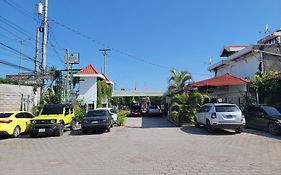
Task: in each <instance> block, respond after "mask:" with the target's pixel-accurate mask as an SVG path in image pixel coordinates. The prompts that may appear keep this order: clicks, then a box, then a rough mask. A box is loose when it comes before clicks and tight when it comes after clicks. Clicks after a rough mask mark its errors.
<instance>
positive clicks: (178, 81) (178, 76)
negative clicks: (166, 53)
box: [168, 69, 192, 95]
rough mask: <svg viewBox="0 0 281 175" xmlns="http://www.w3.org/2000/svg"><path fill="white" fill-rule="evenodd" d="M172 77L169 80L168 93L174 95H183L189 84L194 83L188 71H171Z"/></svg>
mask: <svg viewBox="0 0 281 175" xmlns="http://www.w3.org/2000/svg"><path fill="white" fill-rule="evenodd" d="M171 74H172V75H171V77H170V78H169V87H168V93H169V94H171V95H173V94H177V93H183V92H184V88H185V85H186V84H187V82H189V81H192V76H191V73H190V72H188V71H180V72H179V71H177V70H176V69H172V70H171Z"/></svg>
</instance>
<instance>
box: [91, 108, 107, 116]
mask: <svg viewBox="0 0 281 175" xmlns="http://www.w3.org/2000/svg"><path fill="white" fill-rule="evenodd" d="M106 115H107V112H106V110H94V111H89V112H88V113H87V115H86V117H99V116H106Z"/></svg>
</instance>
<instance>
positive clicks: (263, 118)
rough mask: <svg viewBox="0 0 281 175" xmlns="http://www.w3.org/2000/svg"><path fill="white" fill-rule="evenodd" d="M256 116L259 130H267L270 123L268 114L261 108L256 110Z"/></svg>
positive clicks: (256, 125) (256, 124)
mask: <svg viewBox="0 0 281 175" xmlns="http://www.w3.org/2000/svg"><path fill="white" fill-rule="evenodd" d="M256 113H257V114H256V115H257V117H255V121H254V123H255V127H256V128H257V129H261V130H267V128H268V127H267V126H268V123H269V119H268V117H267V114H266V113H265V111H264V110H263V109H261V108H256Z"/></svg>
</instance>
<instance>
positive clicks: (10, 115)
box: [0, 111, 34, 138]
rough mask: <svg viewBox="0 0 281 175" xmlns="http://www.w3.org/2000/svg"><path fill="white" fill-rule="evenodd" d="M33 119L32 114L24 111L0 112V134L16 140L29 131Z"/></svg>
mask: <svg viewBox="0 0 281 175" xmlns="http://www.w3.org/2000/svg"><path fill="white" fill-rule="evenodd" d="M33 117H34V115H33V114H31V113H29V112H24V111H14V112H0V133H1V134H4V135H11V136H12V137H14V138H16V137H18V136H19V135H20V134H21V133H23V132H27V131H28V130H29V126H30V119H32V118H33Z"/></svg>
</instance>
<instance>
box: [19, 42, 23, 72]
mask: <svg viewBox="0 0 281 175" xmlns="http://www.w3.org/2000/svg"><path fill="white" fill-rule="evenodd" d="M22 44H23V40H21V41H20V63H19V74H20V68H21V63H22Z"/></svg>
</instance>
